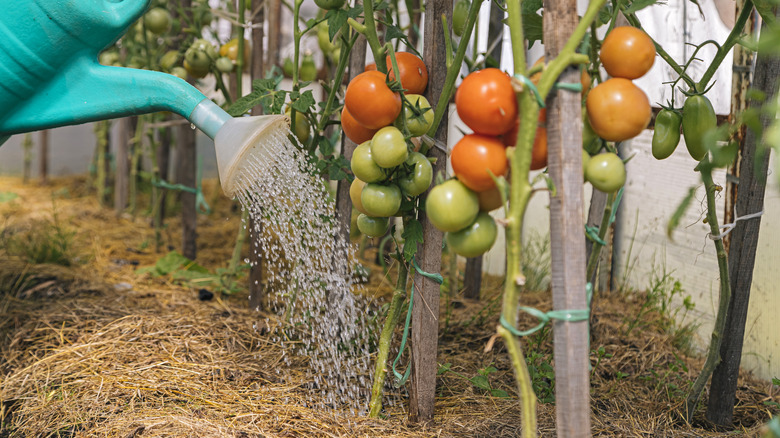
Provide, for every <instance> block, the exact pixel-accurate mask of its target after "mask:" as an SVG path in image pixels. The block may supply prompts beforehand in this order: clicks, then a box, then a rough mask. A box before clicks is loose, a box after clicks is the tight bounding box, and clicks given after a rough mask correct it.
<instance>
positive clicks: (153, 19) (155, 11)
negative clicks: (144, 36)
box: [144, 8, 171, 35]
mask: <svg viewBox="0 0 780 438" xmlns="http://www.w3.org/2000/svg"><path fill="white" fill-rule="evenodd" d="M144 26H146V28H147V29H148V30H149V31H150V32H152V33H153V34H155V35H162V34H164V33H165V32H168V30H169V29H170V28H171V14H170V13H169V12H168V11H167V10H165V9H163V8H152V9H149V11H147V12H146V14H144Z"/></svg>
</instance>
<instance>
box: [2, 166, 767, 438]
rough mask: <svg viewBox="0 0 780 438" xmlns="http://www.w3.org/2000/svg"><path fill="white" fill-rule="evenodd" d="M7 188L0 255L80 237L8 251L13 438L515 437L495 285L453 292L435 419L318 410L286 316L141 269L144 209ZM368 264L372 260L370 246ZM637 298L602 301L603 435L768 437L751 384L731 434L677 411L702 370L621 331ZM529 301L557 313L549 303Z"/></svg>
mask: <svg viewBox="0 0 780 438" xmlns="http://www.w3.org/2000/svg"><path fill="white" fill-rule="evenodd" d="M207 189H209V190H210V192H209V193H208V194H207V197H208V199H210V200H215V201H216V205H215V206H214V207H215V212H214V213H212V215H210V216H201V217H200V218H199V234H200V240H199V245H200V246H199V251H200V252H199V257H198V259H199V260H198V261H199V262H200V263H201V264H202V265H204V266H206V267H208V268H209V269H216V268H219V267H225V266H226V265H227V260H228V259H229V257H230V253H231V251H232V242H233V241H234V238H235V233H236V231H237V228H238V224H239V219H238V217H237V216H238V215H237V214H236V213H235V210H234V207H233V206H232V205H231V203H230V202H229V201H227V200H225V199H221V198H219V197H218V195H215V193H216V190H217V186H216V183H212V184H209V185H207ZM3 191H11V192H14V193H17V194H18V195H19V198H18V199H17V200H15V201H12V202H10V203H5V204H0V220H1V221H0V236H3V239H0V245H2V242H4V241H7V238H8V237H9V236H13V235H17V236H24V235H25V234H24V233H27V232H29V230H30V229H35V227H36V226H39V225H36V224H41V223H45V222H46V221H49V222H51V220H53V219H52V215H53V214H56V216H57V219H56V220H57V221H58V222H59V223H62V224H67V226H66V228H67V229H68V230H72V231H74V232H75V233H76V234H75V236H74V237H73V243H74V248H73V249H72V251H73V255H74V265H73V266H71V267H62V266H55V265H33V264H30V263H28V262H26V261H24V260H23V258H22V257H19V256H18V255H14V254H10V253H9V252H8V251H6V250H5V249H4V248H2V247H0V315H2V317H0V351H2V356H1V359H0V420H1V421H2V423H0V437H4V436H20V437H48V436H117V437H154V436H169V437H181V436H193V437H309V436H312V437H362V436H366V437H368V436H371V437H374V436H379V437H423V436H426V437H427V436H470V437H471V436H473V437H491V438H495V437H512V436H520V432H521V430H520V411H519V409H520V405H519V401H518V400H517V398H516V391H515V389H514V386H513V385H514V378H513V376H512V372H511V370H510V368H509V362H508V359H507V356H506V352H505V350H504V348H503V345H502V344H501V342H500V341H498V342H496V343H495V345H494V347H493V348H492V349H491V350H490V351H488V352H485V351H484V349H485V346H486V344H487V343H488V342H489V340H490V338H491V336H492V335H493V334H494V333H495V326H496V321H497V317H498V311H497V309H498V305H499V299H498V297H499V294H500V290H501V283H502V279H500V278H486V279H485V281H484V282H483V297H482V300H481V301H480V302H472V301H468V300H462V299H457V298H455V299H453V300H451V302H450V303H449V306H447V305H444V304H445V302H446V298H444V300H443V305H442V315H441V316H442V317H441V318H440V320H441V321H442V326H441V333H442V335H441V342H440V350H439V354H438V360H439V362H440V364H442V365H444V364H449V365H447V367H449V368H448V369H449V371H447V372H443V373H442V374H441V375H440V376H439V381H438V398H437V404H436V413H437V414H436V418H435V422H434V424H430V425H427V426H424V427H423V426H417V425H413V424H409V423H408V421H407V420H406V418H407V413H406V403H407V399H406V395H405V393H404V392H399V391H395V392H393V391H391V394H390V395H389V396H388V402H392V401H395V403H393V404H392V405H390V403H388V406H387V408H386V410H385V412H384V418H382V419H376V420H374V419H367V418H364V417H362V416H355V415H352V414H349V413H345V412H342V413H340V414H336V413H333V412H328V411H324V410H322V409H314V408H310V407H307V404H308V403H307V397H308V396H309V393H308V390H307V389H305V388H307V387H308V385H309V383H310V382H307V381H306V380H307V377H306V373H305V371H306V369H307V367H308V358H306V357H295V358H294V359H293V361H292V362H291V363H290V364H289V365H285V364H284V363H283V362H282V356H283V353H284V351H283V347H282V346H280V345H278V344H276V343H274V342H271V341H270V339H272V337H271V336H270V335H269V332H270V331H271V330H273V329H274V324H275V323H274V321H275V319H274V318H273V317H272V315H267V314H264V313H257V312H254V311H250V310H248V309H247V308H246V307H247V306H246V295H245V293H244V294H241V293H239V294H236V295H231V296H227V295H222V294H219V293H216V294H215V295H214V297H213V298H212V299H210V300H205V301H203V300H201V299H199V292H200V291H199V290H198V288H191V287H185V286H182V285H180V284H174V283H172V282H171V281H170V279H167V278H166V277H160V278H152V277H150V276H148V275H138V274H137V273H136V270H137V268H138V266H148V265H152V264H154V263H155V261H156V260H157V259H158V258H159V257H160V256H161V254H158V253H155V251H154V250H153V248H154V245H153V232H152V230H151V228H150V227H149V224H148V219H146V218H145V217H144V215H143V214H139V215H138V218H137V219H133V218H132V217H128V216H124V217H120V218H117V217H116V216H115V215H114V213H113V212H112V211H111V210H109V209H106V208H101V207H99V206H98V205H97V202H95V201H94V199H93V196H92V195H91V194H90V192H89V190H86V188H85V183H84V181H83V180H81V179H68V180H63V181H57V182H56V183H55V185H53V186H51V187H43V188H41V187H37V186H34V185H27V186H23V185H21V183H20V181H19V180H17V179H10V178H0V192H3ZM52 193H55V194H56V195H55V196H54V197H53V196H52ZM53 198H54V200H53ZM167 223H168V226H167V228H166V230H165V232H164V239H166V246H167V245H170V246H171V247H173V248H177V247H178V239H179V237H178V221H177V220H176V219H175V218H170V219H169V220H168V221H167ZM150 242H151V243H150ZM167 250H168V249H167V248H165V247H164V248H163V253H164V252H167ZM366 254H367V255H368V258H369V259H373V255H374V252H372V251H367V252H366ZM364 264H366V265H367V266H368V267H369V268H371V270H372V275H371V283H370V284H369V285H368V287H367V288H366V290H367V291H368V292H369V293H370V294H372V295H374V296H376V297H377V300H379V301H380V302H381V300H383V299H384V298H386V297H387V296H389V293H390V291H391V288H390V286H389V283H390V282H389V281H387V280H386V279H384V280H383V279H382V275H381V272H382V268H381V267H380V266H378V265H375V264H373V263H371V261H370V260H364ZM445 266H446V263H445ZM445 275H446V273H445ZM641 296H642V295H641V294H639V295H637V298H636V299H632V300H628V299H618V298H624V297H621V296H618V295H616V294H613V295H611V296H608V297H599V298H597V301H596V313H595V315H594V325H593V327H592V333H593V343H592V345H591V349H592V350H594V351H598V350H599V349H600V348H603V354H602V355H601V356H602V358H601V360H600V361H598V364H597V363H596V362H597V355H596V354H593V355H592V356H591V362H592V364H593V365H594V369H593V372H592V389H591V400H592V401H591V407H592V430H593V434H594V435H597V436H611V437H624V436H625V437H633V436H636V437H646V436H653V437H716V436H731V434H734V433H735V432H737V433H739V432H743V436H758V433H759V432H758V431H759V428H760V426H761V425H762V424H764V423H765V422H766V421H767V420H768V419H769V418H770V415H771V412H772V411H771V407H770V406H769V405H768V404H766V403H765V402H778V401H780V397H778V396H777V391H776V388H773V387H772V386H771V384H769V383H768V382H764V381H759V380H756V379H754V378H752V377H751V376H750V375H747V374H745V375H743V376H742V377H741V378H740V381H739V390H738V393H737V397H738V404H737V408H736V411H735V422H736V429H735V430H732V431H723V432H719V431H715V430H714V429H713V428H711V427H709V426H707V425H706V422H705V421H704V415H703V410H702V412H700V413H699V414H698V415H697V417H696V419H695V421H694V424H693V425H687V424H685V423H684V422H683V421H682V420H681V419H680V416H679V413H680V411H681V409H682V402H683V400H684V394H685V389H686V388H687V385H689V384H690V382H691V381H692V380H693V378H694V377H695V375H696V373H697V372H698V370H699V368H700V366H701V360H700V359H698V358H691V357H687V356H685V355H684V354H683V353H681V352H679V351H676V350H675V349H674V348H673V347H671V346H670V345H671V342H670V339H669V335H667V334H665V333H664V332H663V331H662V330H661V329H660V328H659V325H658V324H656V323H655V322H656V321H657V319H658V318H659V316H658V315H657V314H656V313H653V312H651V313H648V314H647V315H645V316H644V317H643V318H642V327H641V329H640V330H634V331H633V332H632V333H631V337H626V336H625V327H626V322H625V321H626V315H635V314H637V312H639V309H640V304H639V302H641ZM603 298H606V299H603ZM525 299H526V301H525V304H528V305H531V306H536V307H538V308H540V309H542V310H546V309H549V307H550V302H549V293H544V292H539V293H529V294H528V295H527V296H526V298H525ZM448 308H449V309H450V311H449V312H448V311H447V309H448ZM266 318H270V319H269V321H271V322H270V326H269V325H267V324H266V323H265V321H266ZM524 323H525V324H526V325H527V326H531V325H533V324H534V321H532V320H531V319H530V318H528V319H526V320H525V322H524ZM525 341H526V342H525V349H526V353H527V354H528V355H529V356H532V357H533V358H534V361H535V362H534V363H535V364H537V365H540V366H541V365H543V364H544V363H549V364H552V353H551V351H552V345H551V336H550V335H549V334H543V335H539V336H533V337H529V338H528V339H525ZM285 348H289V347H285ZM489 367H494V368H495V371H493V370H492V369H490V368H489ZM480 370H483V371H484V370H489V371H487V372H486V374H487V379H488V382H489V384H490V385H491V387H492V388H493V389H495V390H503V391H506V392H507V393H508V394H509V395H510V397H509V398H502V397H492V396H490V395H489V394H487V393H486V392H485V391H484V390H482V389H480V388H478V387H476V386H475V385H474V384H473V383H472V382H471V381H470V380H469V379H471V378H472V377H474V376H476V375H478V374H479V372H480ZM537 384H538V385H539V386H540V387H541V388H551V385H552V381H551V380H549V379H547V378H546V377H544V376H541V377H539V378H538V379H537ZM705 397H706V394H705ZM537 411H538V418H539V426H538V429H539V433H540V435H542V436H554V435H555V406H554V404H550V403H548V404H539V406H538V410H537Z"/></svg>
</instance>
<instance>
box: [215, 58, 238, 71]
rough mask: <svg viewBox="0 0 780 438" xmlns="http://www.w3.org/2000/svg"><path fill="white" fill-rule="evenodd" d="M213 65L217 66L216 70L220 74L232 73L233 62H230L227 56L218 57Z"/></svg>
mask: <svg viewBox="0 0 780 438" xmlns="http://www.w3.org/2000/svg"><path fill="white" fill-rule="evenodd" d="M215 65H216V66H217V70H219V71H221V72H222V73H230V72H231V71H233V67H234V66H233V61H231V60H230V58H228V57H227V56H220V57H219V58H217V60H216V62H215Z"/></svg>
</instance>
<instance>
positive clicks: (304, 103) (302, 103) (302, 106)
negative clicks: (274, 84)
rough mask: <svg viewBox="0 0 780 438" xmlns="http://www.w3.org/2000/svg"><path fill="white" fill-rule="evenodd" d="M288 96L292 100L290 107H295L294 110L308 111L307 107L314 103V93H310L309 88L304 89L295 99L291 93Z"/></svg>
mask: <svg viewBox="0 0 780 438" xmlns="http://www.w3.org/2000/svg"><path fill="white" fill-rule="evenodd" d="M290 98H291V99H292V100H293V103H292V107H293V108H294V109H295V111H299V112H302V113H307V112H309V108H311V107H312V106H313V105H314V104H315V100H314V95H313V94H312V92H311V90H306V91H304V92H303V93H301V95H300V96H298V98H297V99H295V98H293V96H292V95H291V96H290Z"/></svg>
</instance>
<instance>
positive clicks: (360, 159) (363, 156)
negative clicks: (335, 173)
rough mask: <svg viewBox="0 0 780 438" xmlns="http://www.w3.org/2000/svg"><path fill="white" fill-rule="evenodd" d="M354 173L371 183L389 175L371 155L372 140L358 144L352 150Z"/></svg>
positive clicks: (351, 162)
mask: <svg viewBox="0 0 780 438" xmlns="http://www.w3.org/2000/svg"><path fill="white" fill-rule="evenodd" d="M350 164H351V167H352V173H353V174H355V177H357V178H360V179H361V180H363V181H365V182H369V183H373V182H379V181H384V179H385V178H386V177H387V175H385V171H384V170H383V169H382V168H381V167H379V165H378V164H376V161H374V159H373V158H372V157H371V142H370V141H367V142H364V143H361V144H359V145H358V147H356V148H355V151H354V152H352V161H350Z"/></svg>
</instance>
